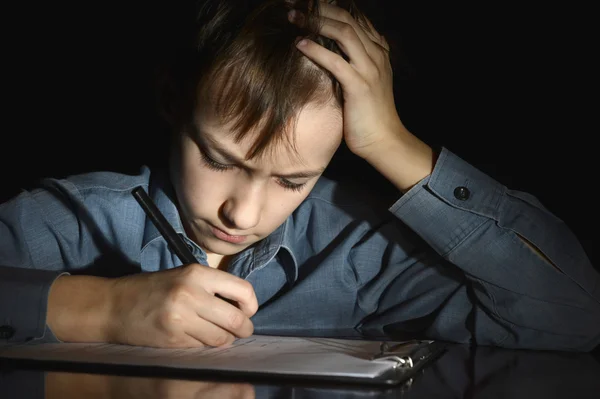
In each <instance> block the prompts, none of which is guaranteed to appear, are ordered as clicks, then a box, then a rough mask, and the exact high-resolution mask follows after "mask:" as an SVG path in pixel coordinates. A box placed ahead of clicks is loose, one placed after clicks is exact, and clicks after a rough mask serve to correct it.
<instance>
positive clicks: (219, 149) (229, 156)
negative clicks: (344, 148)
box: [198, 134, 325, 179]
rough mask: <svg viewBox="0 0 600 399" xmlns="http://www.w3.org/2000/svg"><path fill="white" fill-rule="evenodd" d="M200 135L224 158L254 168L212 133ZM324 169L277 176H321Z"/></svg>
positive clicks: (292, 177) (299, 177)
mask: <svg viewBox="0 0 600 399" xmlns="http://www.w3.org/2000/svg"><path fill="white" fill-rule="evenodd" d="M198 137H199V139H200V141H201V142H208V143H209V144H210V146H209V147H210V149H211V150H214V151H217V152H218V153H219V155H221V156H222V157H223V158H225V161H226V162H228V163H231V164H236V165H240V166H243V167H244V168H246V169H252V168H251V167H249V166H248V165H246V163H245V161H244V160H243V159H240V158H238V157H237V156H236V155H234V154H231V153H230V152H229V151H227V150H226V149H225V148H223V147H221V146H220V145H219V143H217V142H216V141H215V139H213V138H212V137H210V135H208V134H203V135H200V134H199V135H198ZM324 170H325V168H320V169H317V170H304V171H299V172H292V173H284V174H277V175H275V176H276V177H279V178H283V179H309V178H312V177H316V176H319V175H320V174H322V173H323V171H324Z"/></svg>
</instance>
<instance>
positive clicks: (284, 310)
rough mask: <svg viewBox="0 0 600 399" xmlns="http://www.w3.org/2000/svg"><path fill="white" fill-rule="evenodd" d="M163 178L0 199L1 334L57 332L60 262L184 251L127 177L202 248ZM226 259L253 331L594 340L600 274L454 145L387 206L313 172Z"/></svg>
mask: <svg viewBox="0 0 600 399" xmlns="http://www.w3.org/2000/svg"><path fill="white" fill-rule="evenodd" d="M163 176H165V175H164V174H161V173H158V172H157V173H154V172H152V171H151V170H150V169H149V168H147V167H144V168H142V170H141V171H140V173H139V174H138V175H135V176H132V175H124V174H116V173H111V172H94V173H89V174H84V175H77V176H71V177H68V178H65V179H47V180H45V181H44V183H43V185H42V186H41V187H40V188H38V189H35V190H31V191H24V192H22V193H21V194H20V195H18V196H17V197H15V198H13V199H12V200H10V201H8V202H6V203H4V204H2V205H1V206H0V237H1V240H0V265H1V266H0V325H8V326H11V327H12V328H13V329H14V335H13V336H12V337H11V338H9V341H10V342H22V341H27V340H54V339H55V338H54V336H53V334H52V332H51V331H50V330H49V329H48V328H47V326H46V308H47V297H48V291H49V288H50V286H51V284H52V283H53V281H54V280H55V279H56V278H57V276H59V275H61V274H62V273H71V274H75V273H81V274H90V275H99V276H119V275H123V274H126V273H131V272H139V271H142V272H154V271H158V270H165V269H169V268H173V267H177V266H179V265H181V261H180V260H179V259H178V258H177V256H176V255H175V254H174V253H172V252H171V251H170V249H169V248H168V246H167V243H166V242H165V240H164V239H163V237H162V236H161V234H160V233H159V232H158V230H157V229H156V228H155V227H154V225H153V224H152V222H151V221H150V220H149V219H148V218H147V217H146V215H145V213H144V212H143V210H142V209H141V207H140V206H139V204H138V203H137V202H136V200H135V198H134V197H133V196H132V195H131V191H132V189H133V188H135V187H137V186H140V185H141V186H143V187H144V188H145V189H146V190H147V191H148V193H149V194H150V196H151V198H152V199H153V200H154V201H155V202H156V204H157V206H158V208H159V209H160V210H161V211H162V212H163V213H164V214H165V216H166V218H167V220H168V221H169V222H170V223H171V224H172V225H173V227H174V228H175V230H176V231H177V232H178V233H179V234H181V235H182V236H183V238H184V240H185V241H186V242H187V243H188V245H189V246H190V248H192V251H193V253H194V255H195V256H196V257H197V258H198V259H199V260H200V262H205V260H206V255H205V253H204V252H203V250H202V249H201V248H199V247H198V246H197V245H196V244H195V243H194V242H192V241H191V240H190V239H189V238H188V237H187V236H186V234H185V232H184V230H183V228H182V223H181V220H180V217H179V214H178V211H177V208H176V204H175V203H174V201H173V198H174V196H173V193H172V191H171V190H172V189H171V186H170V184H169V182H168V180H166V179H165V178H164V177H163ZM532 247H535V248H537V249H538V250H539V252H541V253H542V254H543V256H542V255H540V254H539V253H538V252H536V251H534V250H533V249H532ZM548 260H549V261H548ZM549 262H551V263H549ZM229 272H230V273H232V274H234V275H236V276H239V277H241V278H244V279H246V280H248V281H249V282H251V283H252V285H253V286H254V289H255V292H256V295H257V298H258V301H259V305H260V307H259V310H258V312H257V313H256V314H255V315H254V316H253V319H252V320H253V323H254V326H255V332H256V333H261V332H264V331H268V332H269V333H273V332H277V331H280V332H285V331H289V330H295V331H299V330H302V329H318V330H327V329H333V330H340V329H358V330H360V331H364V332H377V331H385V332H386V333H394V334H400V335H401V334H408V335H411V334H412V335H418V336H420V337H427V338H432V339H440V340H449V341H455V342H463V343H464V342H473V341H474V342H475V343H477V344H479V345H496V346H504V347H513V348H532V349H560V350H577V351H587V350H590V349H592V348H594V347H595V346H596V345H598V344H599V343H600V278H599V274H598V272H597V271H596V270H595V269H594V268H593V267H592V265H591V264H590V261H589V259H588V258H587V257H586V255H585V253H584V250H583V248H582V247H581V245H580V243H579V242H578V241H577V239H576V237H575V236H574V235H573V233H572V232H571V231H570V230H569V228H568V227H567V226H566V225H565V224H564V223H563V221H561V220H560V219H559V218H558V217H556V216H555V215H553V214H552V213H550V212H549V211H548V210H547V209H545V208H544V207H543V206H542V205H541V204H540V203H539V202H538V201H537V200H536V199H535V198H534V197H533V196H531V195H529V194H527V193H523V192H519V191H513V190H509V189H508V188H507V187H505V186H503V185H502V184H500V183H499V182H497V181H495V180H493V179H492V178H490V177H489V176H487V175H485V174H484V173H482V172H481V171H479V170H478V169H476V168H474V167H473V166H472V165H470V164H468V163H467V162H465V161H464V160H462V159H460V158H459V157H458V156H457V155H455V154H453V153H452V152H450V151H449V150H448V149H442V151H441V153H440V156H439V158H438V160H437V162H436V165H435V168H434V170H433V173H432V174H431V175H430V176H428V177H427V178H425V179H424V180H423V181H421V182H420V183H419V184H417V185H416V186H415V187H413V188H412V189H411V190H410V191H408V192H407V193H405V194H404V195H402V196H401V197H400V199H399V200H398V201H397V202H396V203H395V204H394V205H393V206H392V207H391V208H390V209H377V208H376V207H373V206H370V205H367V203H366V202H363V201H362V200H361V199H360V196H359V195H356V193H353V192H351V191H346V190H345V189H344V188H343V187H341V186H340V185H339V184H337V183H335V182H333V181H330V180H328V179H326V178H325V177H322V178H321V179H320V180H319V182H318V183H317V185H316V186H315V187H314V189H313V190H312V192H311V193H310V195H309V196H308V197H307V199H306V200H305V201H304V202H303V203H302V204H301V205H300V206H299V207H298V208H297V210H296V211H295V212H294V213H293V214H292V215H291V216H290V217H289V218H288V219H287V220H286V221H285V222H284V223H283V224H282V225H281V226H280V227H279V228H278V229H277V230H276V231H275V232H273V233H272V234H271V235H270V236H269V237H268V238H266V239H264V240H263V241H261V242H259V243H257V244H256V245H254V246H253V247H250V248H248V249H247V250H245V251H243V252H241V253H239V254H238V255H237V256H236V257H235V258H234V259H233V260H232V262H231V264H230V266H229Z"/></svg>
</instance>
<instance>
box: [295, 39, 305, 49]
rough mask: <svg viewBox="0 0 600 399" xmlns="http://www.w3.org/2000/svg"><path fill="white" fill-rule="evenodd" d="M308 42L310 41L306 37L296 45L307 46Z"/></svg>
mask: <svg viewBox="0 0 600 399" xmlns="http://www.w3.org/2000/svg"><path fill="white" fill-rule="evenodd" d="M306 43H308V41H307V40H306V39H302V40H300V41H299V42H298V43H296V46H298V47H302V46H306Z"/></svg>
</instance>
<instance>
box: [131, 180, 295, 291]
mask: <svg viewBox="0 0 600 399" xmlns="http://www.w3.org/2000/svg"><path fill="white" fill-rule="evenodd" d="M148 195H149V196H150V198H151V199H152V201H154V203H155V204H156V207H157V208H158V209H159V210H160V211H161V212H162V213H163V215H164V216H165V218H166V219H167V221H168V222H169V223H170V224H171V226H172V227H173V229H174V230H175V232H176V233H178V234H180V235H181V236H182V237H183V238H184V240H185V241H186V243H188V245H192V246H193V247H195V248H197V249H200V248H199V247H198V246H197V244H196V243H194V242H193V241H192V240H191V239H190V238H189V237H188V236H187V234H186V233H185V230H184V228H183V223H182V221H181V217H180V215H179V210H178V209H177V205H176V204H177V201H176V196H175V190H174V189H173V186H172V184H171V182H170V180H169V179H168V173H166V172H164V171H161V172H158V173H152V174H151V177H150V184H149V185H148ZM157 238H160V239H163V238H162V235H161V233H160V231H158V229H157V228H156V226H155V225H154V223H152V220H150V218H146V222H145V226H144V237H143V241H142V248H145V247H146V245H147V244H149V243H150V242H152V241H153V240H155V239H157ZM294 242H295V239H294V237H293V219H292V216H289V217H288V218H287V219H286V220H285V221H284V222H283V223H282V224H281V225H280V226H279V227H278V228H277V229H275V231H274V232H273V233H271V234H270V235H269V236H267V237H266V238H264V239H262V240H261V241H259V242H258V243H257V244H255V245H254V246H252V247H250V248H248V249H246V250H244V251H242V252H240V253H239V254H237V255H236V256H235V257H234V259H232V261H231V263H232V265H230V267H231V266H233V265H234V264H235V263H238V262H240V261H242V260H244V259H248V260H250V263H249V264H248V269H249V270H247V272H250V271H254V270H257V269H261V268H263V267H264V266H266V265H267V264H268V263H269V262H270V261H272V260H273V259H274V258H275V257H276V256H278V255H280V254H281V251H282V250H283V251H285V254H283V255H282V256H281V259H280V262H281V265H282V267H283V268H284V270H285V273H286V276H287V280H288V282H289V283H293V282H295V281H296V280H297V278H298V263H297V261H296V257H295V256H294V253H293V248H294ZM194 252H195V251H194ZM201 252H202V254H204V251H202V250H201ZM249 257H250V258H249ZM244 263H245V262H244Z"/></svg>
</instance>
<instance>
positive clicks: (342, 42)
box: [320, 18, 376, 71]
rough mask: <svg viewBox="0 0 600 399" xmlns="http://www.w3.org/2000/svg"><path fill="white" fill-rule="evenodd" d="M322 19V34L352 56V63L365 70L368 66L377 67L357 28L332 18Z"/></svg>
mask: <svg viewBox="0 0 600 399" xmlns="http://www.w3.org/2000/svg"><path fill="white" fill-rule="evenodd" d="M321 21H322V27H321V31H320V34H321V35H323V36H325V37H328V38H330V39H333V40H335V41H336V42H337V43H338V45H339V46H340V48H341V49H342V51H343V52H344V53H346V55H347V56H348V57H349V58H350V63H351V64H354V65H356V68H357V69H358V70H360V71H365V70H366V69H367V68H376V66H375V64H374V63H373V61H372V60H371V58H370V56H369V54H368V53H367V50H366V49H365V47H364V46H363V44H362V42H361V40H360V39H359V37H358V34H357V33H356V30H355V29H354V28H353V27H352V26H351V25H348V24H346V23H344V22H340V21H336V20H334V19H331V18H322V19H321Z"/></svg>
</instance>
